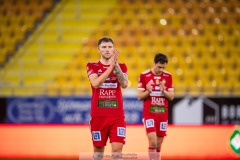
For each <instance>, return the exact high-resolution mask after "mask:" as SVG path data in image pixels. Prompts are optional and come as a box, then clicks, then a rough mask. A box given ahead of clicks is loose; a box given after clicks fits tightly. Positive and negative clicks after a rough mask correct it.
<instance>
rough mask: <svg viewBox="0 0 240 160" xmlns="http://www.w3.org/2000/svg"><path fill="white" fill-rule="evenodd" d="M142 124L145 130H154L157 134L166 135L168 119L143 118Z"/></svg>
mask: <svg viewBox="0 0 240 160" xmlns="http://www.w3.org/2000/svg"><path fill="white" fill-rule="evenodd" d="M143 124H144V127H145V129H146V132H147V133H149V132H156V133H157V136H159V137H164V136H166V132H167V126H168V121H167V120H165V121H164V120H162V119H156V118H149V117H148V118H143Z"/></svg>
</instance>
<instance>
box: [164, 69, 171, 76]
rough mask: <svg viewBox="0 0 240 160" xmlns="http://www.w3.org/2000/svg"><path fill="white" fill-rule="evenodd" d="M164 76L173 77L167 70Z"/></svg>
mask: <svg viewBox="0 0 240 160" xmlns="http://www.w3.org/2000/svg"><path fill="white" fill-rule="evenodd" d="M163 76H172V74H171V73H170V72H168V71H166V70H164V71H163Z"/></svg>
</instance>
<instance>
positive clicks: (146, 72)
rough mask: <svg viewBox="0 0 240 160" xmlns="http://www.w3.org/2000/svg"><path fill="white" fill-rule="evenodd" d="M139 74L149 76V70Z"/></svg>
mask: <svg viewBox="0 0 240 160" xmlns="http://www.w3.org/2000/svg"><path fill="white" fill-rule="evenodd" d="M141 74H142V75H147V74H151V70H150V69H147V70H145V71H143V72H142V73H141Z"/></svg>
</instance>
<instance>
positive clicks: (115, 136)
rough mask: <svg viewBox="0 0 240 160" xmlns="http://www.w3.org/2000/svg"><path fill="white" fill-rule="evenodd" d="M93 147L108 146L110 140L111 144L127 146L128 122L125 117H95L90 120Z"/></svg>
mask: <svg viewBox="0 0 240 160" xmlns="http://www.w3.org/2000/svg"><path fill="white" fill-rule="evenodd" d="M90 130H91V133H92V141H93V146H96V147H102V146H106V143H107V140H108V138H109V139H110V143H112V142H120V143H123V144H125V137H126V121H125V118H124V117H93V118H92V119H91V120H90Z"/></svg>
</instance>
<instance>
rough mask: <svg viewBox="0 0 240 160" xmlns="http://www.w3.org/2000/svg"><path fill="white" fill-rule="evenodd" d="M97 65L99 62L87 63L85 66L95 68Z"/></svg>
mask: <svg viewBox="0 0 240 160" xmlns="http://www.w3.org/2000/svg"><path fill="white" fill-rule="evenodd" d="M97 65H99V60H98V61H93V62H88V63H87V66H97Z"/></svg>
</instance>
